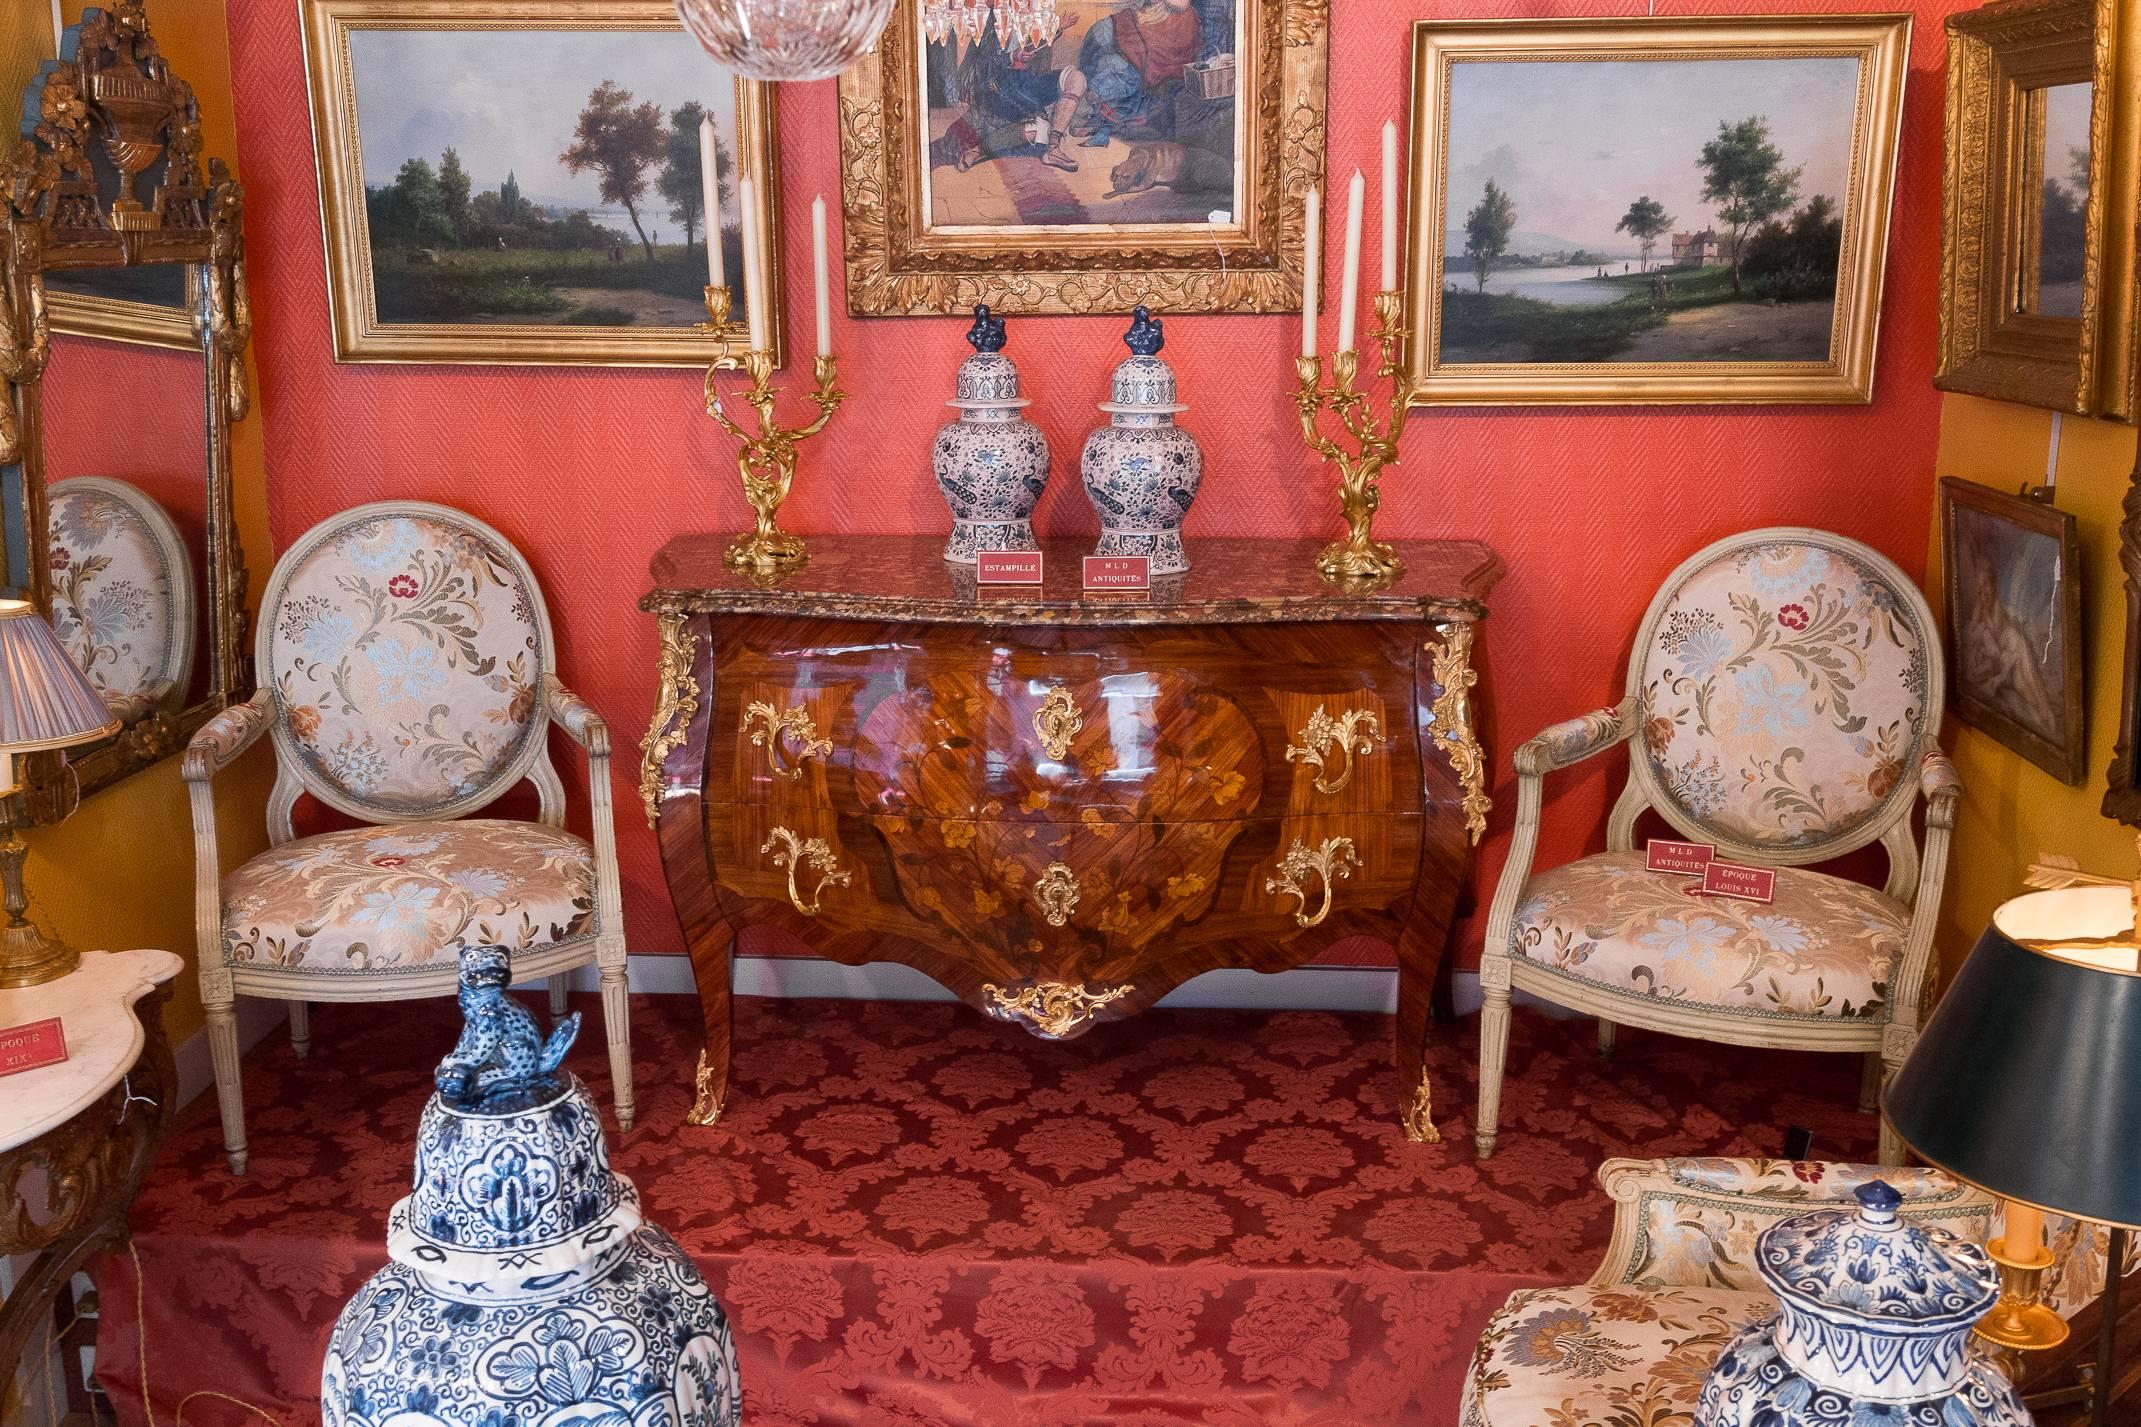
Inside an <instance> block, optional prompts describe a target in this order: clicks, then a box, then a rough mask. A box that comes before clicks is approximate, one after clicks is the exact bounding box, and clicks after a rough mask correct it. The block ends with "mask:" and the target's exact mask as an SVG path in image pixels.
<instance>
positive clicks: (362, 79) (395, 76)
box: [349, 30, 736, 208]
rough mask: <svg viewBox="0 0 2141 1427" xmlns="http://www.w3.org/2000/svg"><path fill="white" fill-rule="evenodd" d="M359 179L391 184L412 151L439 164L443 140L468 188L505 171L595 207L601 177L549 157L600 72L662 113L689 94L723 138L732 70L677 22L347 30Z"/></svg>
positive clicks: (534, 195)
mask: <svg viewBox="0 0 2141 1427" xmlns="http://www.w3.org/2000/svg"><path fill="white" fill-rule="evenodd" d="M349 38H350V63H351V67H352V69H353V70H354V71H355V76H356V89H357V133H358V138H359V140H360V141H361V143H362V145H363V149H364V181H365V182H366V183H368V184H381V183H389V182H391V181H392V180H393V178H394V174H395V172H396V171H397V170H399V169H400V168H401V166H402V163H403V161H404V160H407V159H410V158H424V159H428V160H429V161H430V162H431V164H432V166H433V167H437V165H438V162H439V154H440V152H441V151H443V150H444V149H445V148H446V147H447V146H448V145H449V144H450V145H452V146H453V147H454V148H455V149H456V150H457V151H459V153H460V155H461V165H462V167H464V168H466V169H467V170H468V172H469V176H470V177H471V178H472V179H474V181H475V186H476V189H477V191H478V192H481V191H482V190H484V189H487V188H496V187H497V186H498V184H499V182H500V181H501V180H502V179H504V178H505V176H506V173H507V171H508V170H511V171H512V172H514V173H515V174H516V175H517V176H518V178H519V181H520V188H521V192H522V193H524V194H526V195H527V196H528V197H529V198H530V199H532V200H534V201H536V202H538V203H551V204H571V205H575V206H580V207H586V208H596V207H599V206H600V202H601V198H600V191H599V185H600V180H599V178H598V177H597V175H596V174H595V173H594V172H593V171H592V170H590V171H587V172H584V173H582V174H580V175H579V176H577V177H575V176H574V175H572V174H569V173H567V172H566V171H565V165H563V164H562V163H560V162H558V155H560V154H562V153H564V152H565V150H566V149H567V148H568V147H570V146H571V144H572V132H573V126H574V125H575V124H577V123H578V122H579V118H580V110H581V108H582V107H583V106H584V105H585V104H586V103H587V96H588V94H589V93H590V92H591V91H592V90H593V89H594V88H595V86H596V85H598V84H600V83H601V82H602V81H603V80H605V79H614V80H615V81H617V83H619V84H621V85H623V86H624V87H625V88H626V89H628V90H630V91H631V92H632V96H633V98H634V100H635V101H645V100H652V101H654V102H655V103H656V104H659V105H661V106H662V111H663V113H664V114H667V113H668V112H669V111H670V110H672V109H674V108H676V107H677V106H678V105H680V104H683V103H685V102H686V101H687V100H693V99H696V100H697V101H699V103H701V104H703V105H706V106H707V107H708V108H710V109H711V110H712V111H713V115H714V124H715V126H716V128H718V129H719V130H720V133H721V139H722V142H723V144H724V145H725V146H732V145H733V143H734V141H735V134H736V95H735V81H734V78H733V77H732V76H731V75H730V74H729V73H728V71H726V70H722V69H719V68H717V67H716V66H715V64H714V62H713V61H712V60H710V59H708V58H707V56H706V51H704V50H702V49H700V48H699V46H698V44H697V42H696V41H694V40H693V39H692V38H691V37H690V36H689V35H687V34H685V33H684V32H683V31H682V30H675V31H645V30H642V31H636V32H635V31H617V30H610V31H586V30H549V31H543V30H511V31H504V32H499V33H490V34H483V33H476V32H468V31H461V32H453V31H440V30H357V31H354V32H352V33H351V35H350V37H349Z"/></svg>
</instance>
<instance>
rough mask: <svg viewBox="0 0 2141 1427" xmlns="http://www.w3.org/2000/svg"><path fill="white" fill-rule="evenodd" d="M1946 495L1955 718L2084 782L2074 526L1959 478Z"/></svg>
mask: <svg viewBox="0 0 2141 1427" xmlns="http://www.w3.org/2000/svg"><path fill="white" fill-rule="evenodd" d="M1941 486H1942V502H1943V504H1944V505H1945V506H1946V509H1947V520H1946V543H1945V551H1946V559H1947V562H1948V568H1947V580H1946V584H1947V589H1948V624H1949V630H1950V635H1949V637H1950V639H1951V641H1952V642H1953V645H1954V661H1953V666H1954V670H1955V701H1956V706H1957V711H1958V713H1959V714H1960V715H1961V717H1962V718H1963V720H1964V721H1965V722H1967V723H1971V724H1974V725H1976V726H1978V727H1981V728H1984V729H1985V730H1986V731H1987V732H1990V733H1992V734H1993V735H1994V736H1995V737H1998V738H1999V739H2000V740H2001V741H2002V742H2004V743H2007V744H2008V745H2009V746H2010V747H2013V748H2014V749H2015V750H2016V751H2017V752H2019V753H2021V754H2023V755H2024V756H2025V757H2027V758H2029V759H2031V761H2033V762H2035V763H2037V764H2039V765H2040V766H2041V767H2044V768H2046V769H2047V770H2048V771H2050V772H2052V773H2055V774H2057V775H2059V776H2061V777H2065V778H2066V779H2067V780H2068V781H2069V782H2077V781H2079V779H2080V777H2081V773H2082V768H2081V756H2080V754H2081V749H2082V729H2081V721H2082V711H2081V707H2080V684H2081V667H2080V653H2081V651H2080V646H2079V644H2078V643H2077V641H2078V639H2079V637H2080V631H2079V629H2078V628H2077V627H2076V626H2077V624H2078V622H2079V612H2080V590H2079V587H2078V586H2076V585H2075V583H2074V581H2075V559H2074V557H2075V554H2076V549H2075V543H2076V540H2075V535H2074V529H2073V521H2072V517H2071V516H2068V515H2064V514H2062V513H2061V512H2059V511H2057V510H2054V509H2053V508H2052V507H2050V506H2048V505H2044V504H2041V503H2039V502H2035V501H2027V500H2023V499H2020V498H2017V497H2014V496H2011V495H2006V494H2004V493H2001V492H1998V491H1992V490H1989V489H1987V488H1985V487H1982V486H1972V485H1969V484H1967V483H1965V482H1962V481H1958V480H1954V479H1952V478H1950V479H1948V480H1944V481H1942V482H1941Z"/></svg>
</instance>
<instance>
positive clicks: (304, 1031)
mask: <svg viewBox="0 0 2141 1427" xmlns="http://www.w3.org/2000/svg"><path fill="white" fill-rule="evenodd" d="M286 1004H288V1006H289V1007H290V1049H291V1050H292V1051H294V1052H295V1053H296V1055H297V1058H298V1059H299V1060H303V1059H304V1058H305V1057H306V1056H308V1055H311V1054H312V1006H311V1004H310V1003H308V1002H305V1001H291V1002H288V1003H286Z"/></svg>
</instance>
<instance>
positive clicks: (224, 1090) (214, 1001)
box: [201, 966, 245, 1175]
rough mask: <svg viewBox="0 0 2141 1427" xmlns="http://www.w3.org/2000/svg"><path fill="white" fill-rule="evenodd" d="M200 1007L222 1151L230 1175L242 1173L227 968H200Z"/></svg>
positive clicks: (241, 1099)
mask: <svg viewBox="0 0 2141 1427" xmlns="http://www.w3.org/2000/svg"><path fill="white" fill-rule="evenodd" d="M201 1010H202V1011H203V1013H205V1014H206V1016H207V1018H208V1056H209V1060H210V1061H211V1063H212V1064H213V1065H214V1067H215V1075H216V1108H217V1110H218V1111H220V1112H221V1113H222V1116H223V1152H224V1153H225V1154H226V1155H228V1156H229V1158H230V1172H231V1173H232V1174H240V1175H242V1174H244V1173H245V1096H244V1090H243V1088H242V1086H241V1083H240V1081H239V1078H238V1012H237V998H236V995H235V993H234V992H233V991H232V989H231V983H230V970H229V968H227V967H223V966H205V967H203V968H202V969H201Z"/></svg>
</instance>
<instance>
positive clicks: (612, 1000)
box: [595, 941, 635, 1134]
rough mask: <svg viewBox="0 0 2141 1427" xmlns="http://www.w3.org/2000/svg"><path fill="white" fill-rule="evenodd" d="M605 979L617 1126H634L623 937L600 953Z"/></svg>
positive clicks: (605, 1014)
mask: <svg viewBox="0 0 2141 1427" xmlns="http://www.w3.org/2000/svg"><path fill="white" fill-rule="evenodd" d="M595 960H596V964H597V966H598V968H599V971H600V975H601V979H602V1027H603V1031H604V1033H605V1034H606V1035H607V1036H608V1038H609V1044H610V1093H611V1095H612V1096H613V1097H614V1098H615V1100H616V1103H617V1129H618V1132H619V1133H620V1134H621V1133H623V1132H624V1131H626V1130H629V1129H631V1128H632V1117H633V1113H634V1108H635V1107H634V1104H633V1099H632V1010H631V1005H630V1002H629V1001H628V1000H627V999H626V996H627V991H628V986H627V982H626V972H627V967H626V958H625V949H624V944H623V942H622V941H620V942H618V943H617V944H616V946H615V947H613V948H612V947H605V948H604V949H603V950H601V951H599V952H597V953H596V957H595Z"/></svg>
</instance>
